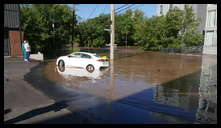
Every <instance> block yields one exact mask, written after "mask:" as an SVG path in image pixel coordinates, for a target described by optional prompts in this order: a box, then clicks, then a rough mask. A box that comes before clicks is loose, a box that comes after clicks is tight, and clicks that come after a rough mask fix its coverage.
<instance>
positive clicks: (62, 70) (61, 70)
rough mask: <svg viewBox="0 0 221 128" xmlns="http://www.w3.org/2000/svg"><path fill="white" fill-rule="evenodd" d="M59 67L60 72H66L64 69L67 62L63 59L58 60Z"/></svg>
mask: <svg viewBox="0 0 221 128" xmlns="http://www.w3.org/2000/svg"><path fill="white" fill-rule="evenodd" d="M58 69H59V71H60V72H64V70H65V63H64V61H63V60H59V61H58Z"/></svg>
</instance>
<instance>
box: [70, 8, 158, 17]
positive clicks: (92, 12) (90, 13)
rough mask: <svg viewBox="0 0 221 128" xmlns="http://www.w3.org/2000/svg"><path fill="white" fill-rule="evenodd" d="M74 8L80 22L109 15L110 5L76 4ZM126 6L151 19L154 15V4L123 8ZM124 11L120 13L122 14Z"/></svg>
mask: <svg viewBox="0 0 221 128" xmlns="http://www.w3.org/2000/svg"><path fill="white" fill-rule="evenodd" d="M123 5H125V4H115V9H117V8H119V7H121V6H123ZM69 6H70V7H73V5H71V4H69ZM74 6H75V8H76V9H77V12H76V13H77V15H78V16H80V17H81V18H82V20H86V19H90V18H94V17H97V16H99V15H100V14H101V13H105V14H108V13H110V4H78V5H74ZM128 6H131V9H132V10H135V9H140V10H142V11H143V12H144V14H145V16H147V17H152V16H153V15H156V4H134V5H133V6H132V4H129V5H127V6H125V8H126V7H128ZM125 11H126V10H125ZM125 11H122V13H123V12H125Z"/></svg>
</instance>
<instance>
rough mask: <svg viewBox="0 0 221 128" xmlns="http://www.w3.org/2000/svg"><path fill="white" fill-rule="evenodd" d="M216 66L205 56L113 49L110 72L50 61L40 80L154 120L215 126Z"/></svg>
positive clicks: (214, 61)
mask: <svg viewBox="0 0 221 128" xmlns="http://www.w3.org/2000/svg"><path fill="white" fill-rule="evenodd" d="M98 54H99V55H107V56H108V53H107V52H104V53H98ZM216 61H217V60H216V57H210V56H205V57H204V56H203V57H202V56H185V55H176V54H168V53H159V52H139V51H133V50H130V51H125V50H121V51H120V50H119V51H117V52H116V54H115V60H114V62H113V63H114V64H113V68H112V69H110V68H107V69H103V70H102V71H100V70H95V71H94V72H93V73H89V72H87V70H86V69H82V68H63V69H60V68H58V67H56V66H55V60H54V61H53V62H50V63H48V65H46V66H45V68H44V75H45V76H46V77H47V78H48V79H49V80H51V81H54V82H57V83H60V84H61V85H62V86H66V87H69V88H79V89H82V90H84V91H86V92H88V93H90V94H93V95H95V96H97V97H102V98H105V99H109V100H111V101H119V102H122V103H127V104H130V105H132V106H135V107H141V108H142V109H147V110H148V111H152V112H154V114H152V115H153V116H154V117H155V118H158V119H164V120H168V121H169V122H171V120H173V121H175V122H176V121H178V120H177V119H176V120H175V118H174V116H175V117H176V116H177V117H179V116H181V117H182V116H183V117H184V118H185V119H190V120H191V121H192V123H214V122H215V123H216V121H217V113H216V112H217V106H216V105H217V99H216V98H214V97H217V93H213V92H214V91H215V92H217V78H216V77H217V75H216V74H217V73H216V72H217V68H216V66H217V62H216ZM169 115H172V117H171V118H168V117H170V116H169ZM185 115H188V116H185ZM187 122H188V121H187Z"/></svg>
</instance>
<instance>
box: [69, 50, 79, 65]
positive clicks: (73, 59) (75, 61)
mask: <svg viewBox="0 0 221 128" xmlns="http://www.w3.org/2000/svg"><path fill="white" fill-rule="evenodd" d="M80 59H81V54H80V53H75V54H72V55H70V56H68V60H69V63H68V64H69V66H71V67H79V66H80Z"/></svg>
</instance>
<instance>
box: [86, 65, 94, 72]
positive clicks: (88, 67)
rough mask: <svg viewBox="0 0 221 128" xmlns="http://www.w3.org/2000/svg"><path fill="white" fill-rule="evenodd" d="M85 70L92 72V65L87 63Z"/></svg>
mask: <svg viewBox="0 0 221 128" xmlns="http://www.w3.org/2000/svg"><path fill="white" fill-rule="evenodd" d="M86 69H87V71H88V72H90V73H92V72H93V71H94V66H93V65H91V64H89V65H88V66H87V67H86Z"/></svg>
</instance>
